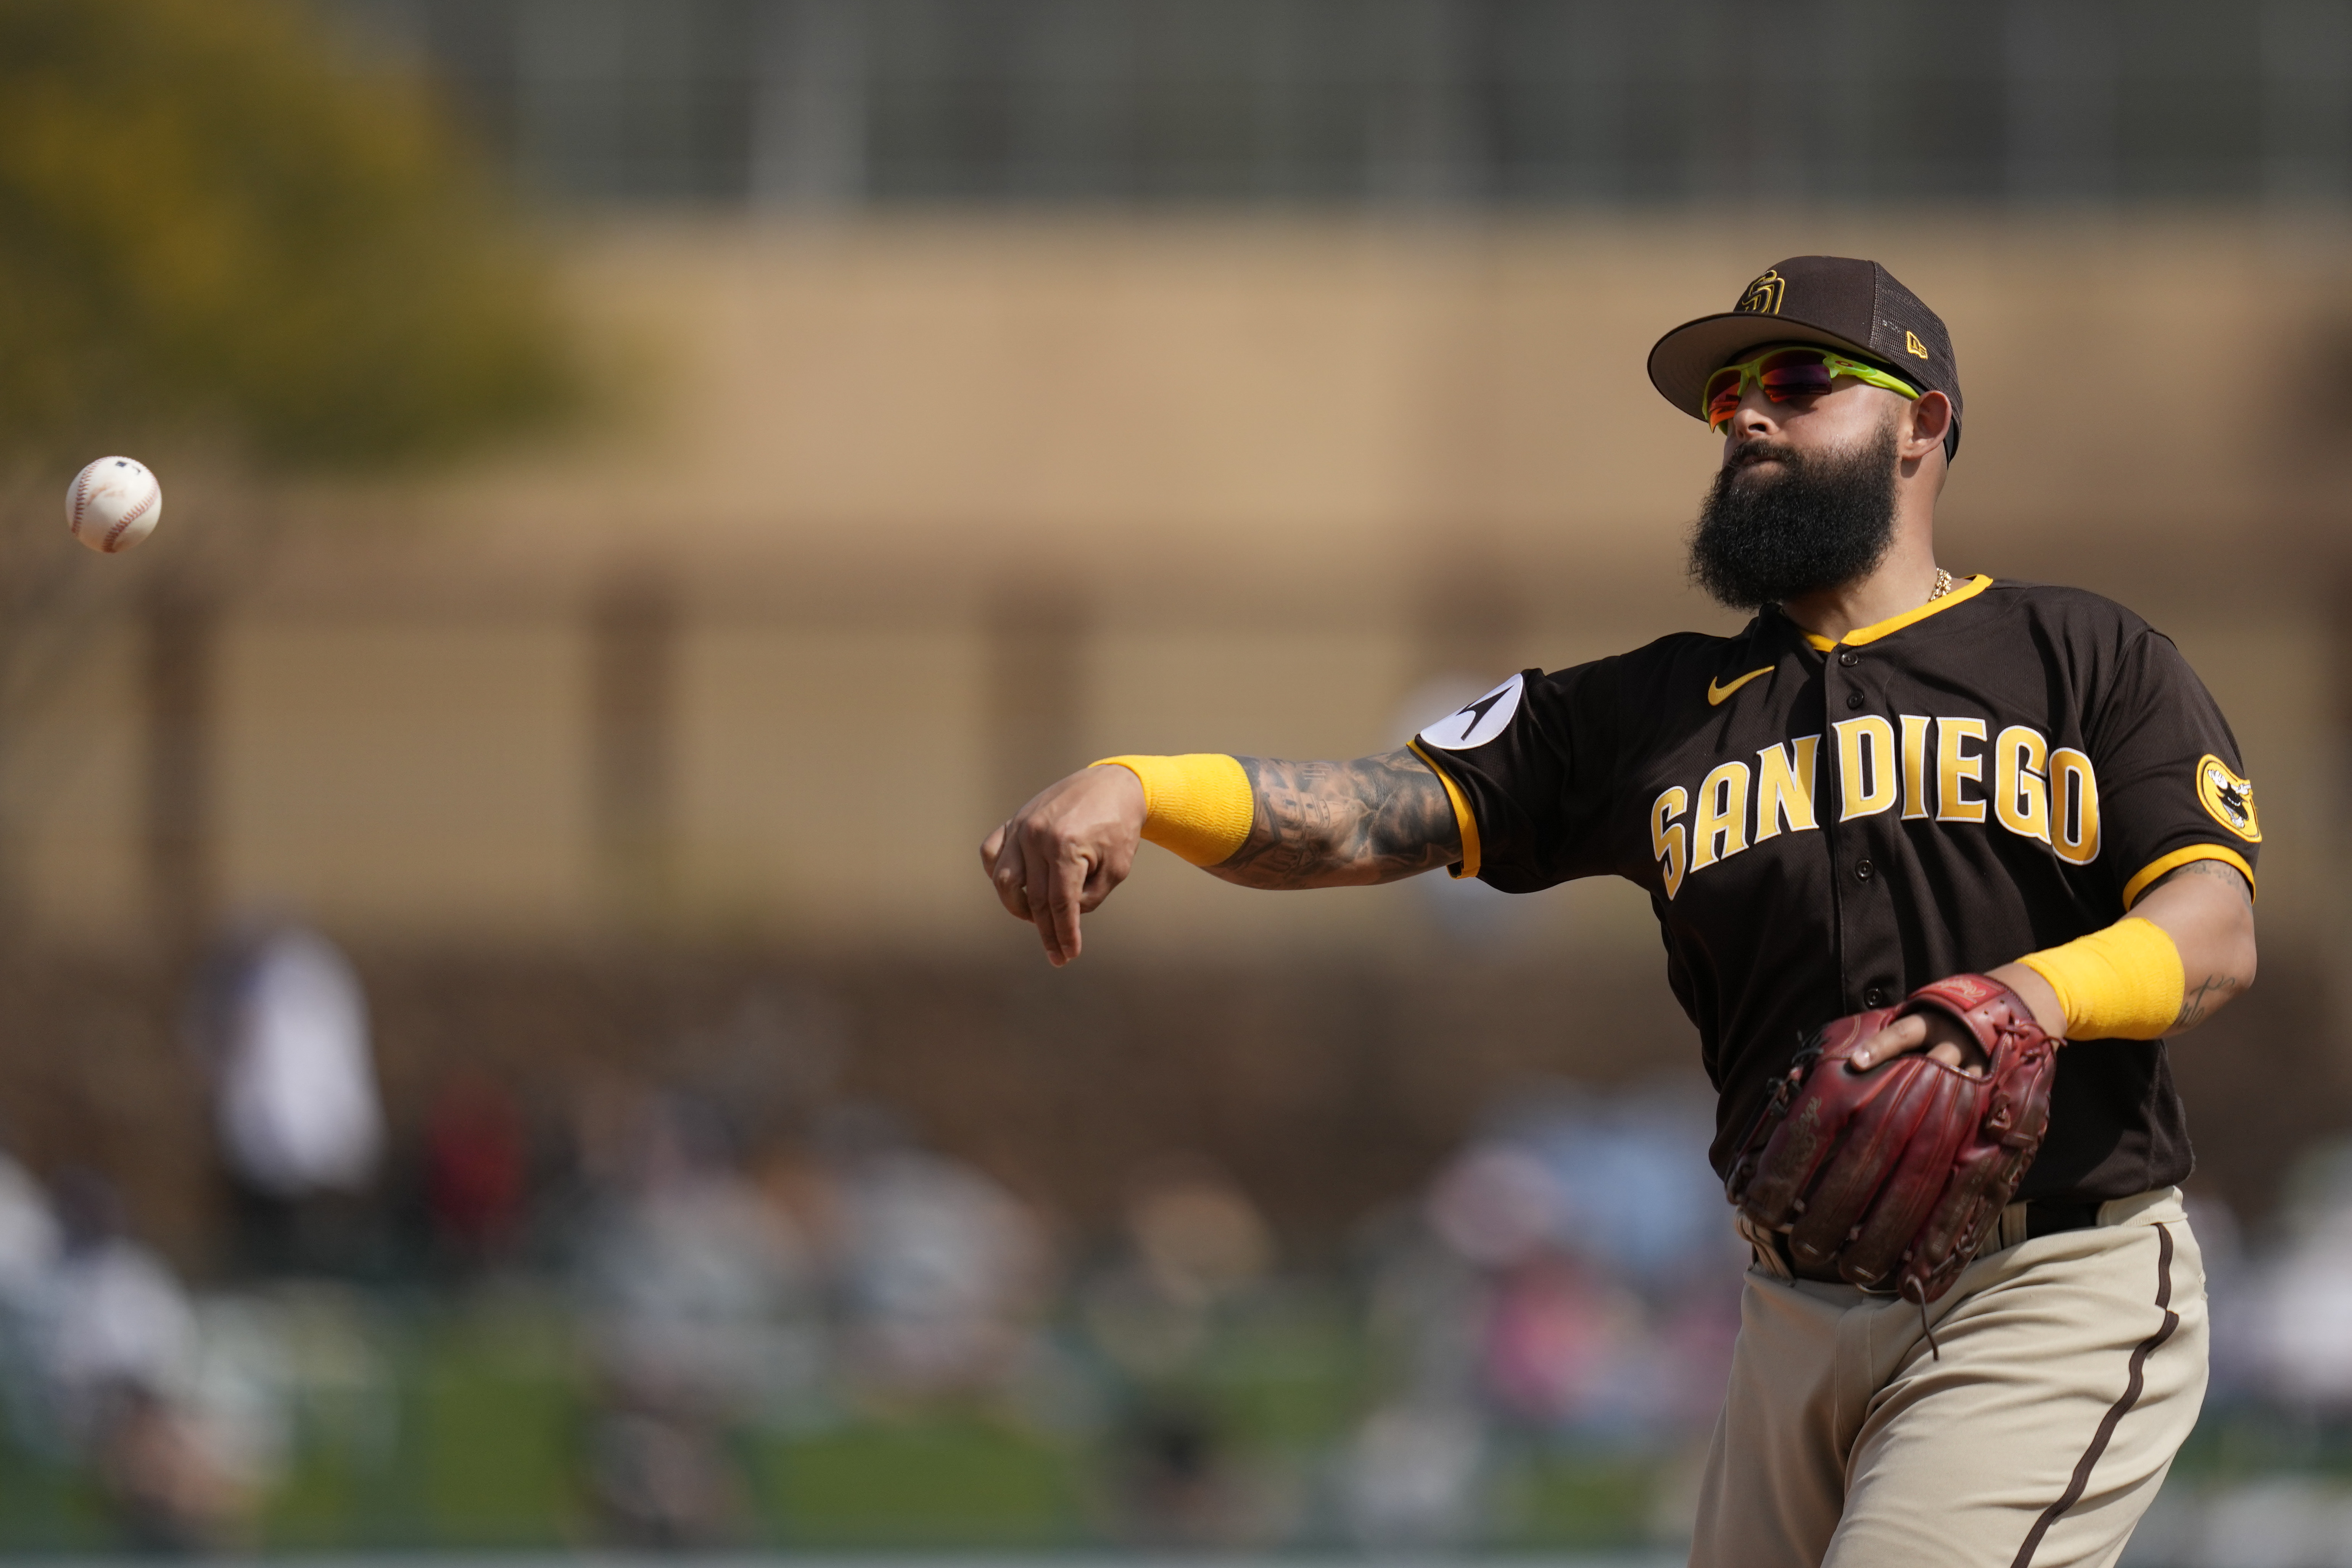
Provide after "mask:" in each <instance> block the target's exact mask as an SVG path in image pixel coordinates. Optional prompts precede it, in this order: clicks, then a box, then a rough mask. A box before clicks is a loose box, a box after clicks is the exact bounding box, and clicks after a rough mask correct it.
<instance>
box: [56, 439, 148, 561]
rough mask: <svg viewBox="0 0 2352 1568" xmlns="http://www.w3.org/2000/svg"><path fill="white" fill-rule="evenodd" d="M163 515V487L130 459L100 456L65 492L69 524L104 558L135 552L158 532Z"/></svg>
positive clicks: (78, 536) (143, 467) (142, 464)
mask: <svg viewBox="0 0 2352 1568" xmlns="http://www.w3.org/2000/svg"><path fill="white" fill-rule="evenodd" d="M162 517H163V487H162V486H160V485H158V484H156V482H155V476H154V475H153V474H152V473H150V472H148V470H147V465H146V464H144V463H142V462H140V461H138V460H136V459H135V458H100V459H99V460H98V461H97V462H95V463H92V464H91V465H90V466H89V467H88V468H84V469H83V470H82V471H81V472H80V473H79V474H76V475H75V476H74V482H73V488H72V489H68V491H66V526H67V527H68V528H69V529H71V530H73V536H74V537H75V538H76V539H79V540H80V541H81V542H83V543H84V544H87V545H89V547H90V548H91V549H92V550H95V551H97V552H99V553H100V554H101V555H113V554H117V553H119V552H122V551H125V550H128V549H130V548H131V546H132V545H134V544H136V543H138V542H140V541H141V540H142V539H144V538H146V537H147V536H148V535H149V534H151V533H152V532H154V531H155V524H156V522H157V521H159V520H161V519H162Z"/></svg>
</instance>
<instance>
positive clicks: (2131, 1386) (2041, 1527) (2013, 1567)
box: [2009, 1225, 2180, 1568]
mask: <svg viewBox="0 0 2352 1568" xmlns="http://www.w3.org/2000/svg"><path fill="white" fill-rule="evenodd" d="M2156 1238H2157V1253H2156V1305H2157V1310H2159V1311H2161V1312H2162V1313H2163V1314H2164V1321H2163V1323H2162V1324H2161V1325H2159V1326H2158V1329H2157V1331H2156V1332H2154V1333H2152V1334H2150V1335H2148V1336H2147V1338H2146V1339H2144V1340H2142V1341H2140V1342H2139V1344H2138V1346H2137V1348H2136V1349H2135V1350H2134V1351H2133V1352H2132V1358H2131V1376H2130V1378H2128V1379H2127V1380H2126V1382H2125V1384H2124V1394H2123V1397H2122V1398H2121V1399H2118V1400H2116V1402H2115V1403H2114V1404H2113V1405H2109V1406H2108V1407H2107V1414H2106V1418H2105V1420H2103V1421H2101V1422H2100V1423H2099V1429H2098V1431H2097V1432H2096V1433H2095V1434H2094V1435H2093V1436H2092V1437H2091V1446H2090V1447H2087V1448H2085V1449H2084V1450H2083V1458H2082V1459H2081V1460H2080V1462H2078V1463H2077V1464H2076V1465H2075V1466H2074V1479H2072V1480H2070V1481H2068V1482H2067V1483H2066V1489H2065V1490H2064V1491H2063V1492H2061V1493H2060V1494H2059V1496H2058V1500H2057V1501H2056V1502H2053V1503H2052V1504H2051V1505H2050V1506H2049V1507H2048V1508H2045V1509H2043V1510H2042V1517H2041V1518H2040V1519H2037V1520H2035V1521H2033V1528H2032V1530H2030V1531H2027V1532H2026V1535H2025V1544H2024V1545H2022V1546H2021V1547H2019V1548H2018V1549H2017V1556H2016V1558H2015V1559H2014V1560H2012V1561H2011V1563H2010V1565H2009V1568H2027V1564H2029V1563H2032V1561H2033V1554H2034V1553H2035V1552H2039V1551H2040V1550H2041V1549H2042V1537H2043V1536H2045V1535H2047V1534H2049V1533H2050V1527H2051V1526H2052V1525H2053V1524H2055V1523H2057V1522H2058V1521H2059V1519H2060V1518H2061V1517H2063V1515H2064V1513H2065V1512H2066V1510H2068V1509H2070V1508H2073V1507H2074V1505H2075V1504H2076V1503H2078V1502H2080V1501H2082V1500H2083V1493H2084V1490H2085V1489H2087V1488H2088V1487H2089V1486H2090V1484H2091V1467H2092V1466H2094V1465H2095V1464H2097V1463H2098V1462H2099V1456H2100V1455H2102V1454H2104V1453H2105V1452H2106V1451H2107V1444H2108V1443H2109V1442H2110V1441H2112V1440H2113V1439H2114V1437H2115V1435H2116V1426H2119V1425H2121V1424H2122V1422H2123V1418H2124V1412H2125V1411H2126V1410H2129V1409H2130V1408H2131V1407H2132V1406H2133V1405H2137V1403H2139V1396H2140V1391H2141V1390H2142V1389H2144V1388H2146V1387H2147V1358H2148V1357H2149V1356H2150V1355H2152V1354H2154V1353H2155V1351H2156V1347H2157V1346H2158V1345H2160V1344H2162V1343H2163V1342H2165V1341H2167V1340H2168V1339H2170V1338H2171V1337H2172V1331H2173V1330H2175V1329H2177V1328H2179V1326H2180V1314H2179V1313H2178V1312H2176V1311H2174V1310H2172V1229H2171V1227H2170V1226H2164V1225H2159V1226H2157V1227H2156Z"/></svg>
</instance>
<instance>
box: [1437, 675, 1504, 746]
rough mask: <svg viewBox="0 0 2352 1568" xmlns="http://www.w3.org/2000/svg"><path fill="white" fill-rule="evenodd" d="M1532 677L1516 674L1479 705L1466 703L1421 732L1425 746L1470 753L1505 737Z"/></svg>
mask: <svg viewBox="0 0 2352 1568" xmlns="http://www.w3.org/2000/svg"><path fill="white" fill-rule="evenodd" d="M1527 683H1528V678H1527V677H1526V676H1524V675H1515V676H1513V677H1511V679H1508V680H1506V681H1505V682H1503V684H1502V685H1500V686H1497V687H1496V688H1495V689H1494V690H1492V691H1489V692H1488V693H1486V696H1484V697H1481V698H1480V699H1478V700H1477V701H1475V702H1469V703H1465V704H1464V705H1463V706H1462V707H1460V708H1457V709H1455V710H1454V711H1453V712H1451V713H1448V714H1447V715H1446V716H1445V717H1444V718H1443V719H1440V720H1439V721H1437V722H1435V723H1434V724H1431V725H1429V726H1428V727H1427V728H1425V729H1423V731H1422V732H1421V743H1422V744H1423V745H1424V746H1435V747H1436V748H1437V749H1438V750H1439V751H1441V752H1468V751H1474V750H1475V749H1476V748H1478V747H1480V746H1483V745H1485V744H1486V742H1489V741H1491V740H1493V739H1494V738H1495V737H1496V736H1497V735H1499V734H1501V733H1502V732H1503V731H1504V730H1505V729H1507V727H1508V726H1509V725H1510V722H1511V716H1512V715H1513V714H1515V713H1517V711H1518V710H1519V693H1520V692H1521V691H1523V690H1525V689H1526V688H1527Z"/></svg>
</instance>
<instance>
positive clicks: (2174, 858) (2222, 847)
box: [2124, 844, 2254, 910]
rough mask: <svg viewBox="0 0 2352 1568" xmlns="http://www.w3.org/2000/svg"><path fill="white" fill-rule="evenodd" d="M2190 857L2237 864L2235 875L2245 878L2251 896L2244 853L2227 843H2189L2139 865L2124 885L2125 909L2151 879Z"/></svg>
mask: <svg viewBox="0 0 2352 1568" xmlns="http://www.w3.org/2000/svg"><path fill="white" fill-rule="evenodd" d="M2192 860H2219V861H2221V863H2222V864H2223V865H2225V866H2234V867H2236V868H2238V874H2239V875H2240V876H2242V877H2243V878H2245V879H2246V893H2247V896H2248V897H2250V898H2251V897H2253V896H2254V868H2252V866H2249V865H2247V864H2246V858H2245V857H2244V856H2243V855H2241V854H2239V853H2238V852H2237V851H2236V850H2234V849H2232V848H2231V847H2229V846H2228V845H2226V844H2191V845H2190V846H2189V847H2188V848H2186V849H2176V850H2174V851H2173V852H2172V853H2171V854H2169V855H2159V856H2158V857H2157V858H2155V859H2153V860H2151V861H2149V862H2148V863H2147V865H2146V866H2144V867H2142V868H2140V872H2139V875H2138V876H2137V877H2134V878H2133V879H2131V880H2130V881H2128V882H2126V883H2125V884H2124V908H2126V910H2128V909H2130V908H2131V907H2132V904H2133V903H2134V902H2135V901H2136V900H2137V899H2138V898H2139V896H2140V895H2141V894H2142V893H2144V892H2146V891H2147V885H2148V884H2149V883H2150V882H2153V881H2155V880H2156V879H2158V877H2161V876H2163V875H2164V874H2165V873H2166V872H2168V871H2178V870H2179V869H2180V868H2182V867H2183V866H2186V865H2188V864H2189V862H2190V861H2192Z"/></svg>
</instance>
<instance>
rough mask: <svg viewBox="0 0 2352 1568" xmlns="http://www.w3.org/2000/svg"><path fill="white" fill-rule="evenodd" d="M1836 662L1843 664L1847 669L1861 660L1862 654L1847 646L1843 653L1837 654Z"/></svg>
mask: <svg viewBox="0 0 2352 1568" xmlns="http://www.w3.org/2000/svg"><path fill="white" fill-rule="evenodd" d="M1838 662H1839V663H1840V664H1842V665H1843V666H1845V667H1846V668H1848V669H1852V668H1853V667H1854V666H1855V665H1857V664H1860V663H1861V662H1862V655H1860V654H1858V653H1856V652H1854V651H1853V649H1852V648H1848V649H1846V650H1845V651H1844V652H1843V653H1842V654H1840V655H1838Z"/></svg>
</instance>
